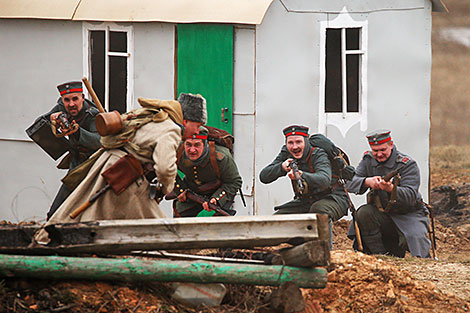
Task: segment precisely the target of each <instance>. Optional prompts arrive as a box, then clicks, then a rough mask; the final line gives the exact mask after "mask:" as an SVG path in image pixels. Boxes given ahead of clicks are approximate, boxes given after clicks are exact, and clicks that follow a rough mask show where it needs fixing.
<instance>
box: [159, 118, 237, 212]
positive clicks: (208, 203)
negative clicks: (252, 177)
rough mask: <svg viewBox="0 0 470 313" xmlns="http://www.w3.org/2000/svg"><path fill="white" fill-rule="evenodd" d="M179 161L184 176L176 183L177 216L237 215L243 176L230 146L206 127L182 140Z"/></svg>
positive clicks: (175, 202)
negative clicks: (235, 205) (235, 207)
mask: <svg viewBox="0 0 470 313" xmlns="http://www.w3.org/2000/svg"><path fill="white" fill-rule="evenodd" d="M177 164H178V169H179V170H180V171H181V172H182V173H183V174H184V178H183V179H179V177H177V182H176V184H175V189H174V192H175V194H176V195H177V199H176V200H175V201H174V202H173V209H174V216H175V217H194V216H212V215H214V214H215V215H235V211H234V210H231V206H232V204H233V198H234V197H235V194H236V193H237V190H238V189H240V187H241V185H242V178H241V177H240V174H239V173H238V168H237V165H236V164H235V161H234V160H233V157H232V155H231V153H230V151H229V149H227V148H226V147H223V146H221V145H217V144H215V143H214V141H212V140H208V131H207V129H206V128H205V127H200V129H199V134H198V135H193V136H192V137H191V138H188V139H186V140H185V141H184V142H183V143H182V145H181V146H180V148H179V149H178V154H177ZM168 198H171V196H170V197H167V199H168ZM224 212H225V214H224Z"/></svg>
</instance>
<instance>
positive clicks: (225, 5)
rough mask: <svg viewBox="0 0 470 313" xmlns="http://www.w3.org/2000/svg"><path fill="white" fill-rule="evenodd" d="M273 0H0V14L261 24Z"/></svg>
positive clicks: (90, 19) (7, 16)
mask: <svg viewBox="0 0 470 313" xmlns="http://www.w3.org/2000/svg"><path fill="white" fill-rule="evenodd" d="M272 1H273V0H236V1H235V0H197V1H195V0H132V1H131V0H0V18H37V19H61V20H73V21H114V22H172V23H237V24H261V22H262V21H263V18H264V15H265V14H266V11H267V10H268V8H269V6H270V5H271V3H272Z"/></svg>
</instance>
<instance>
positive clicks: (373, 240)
mask: <svg viewBox="0 0 470 313" xmlns="http://www.w3.org/2000/svg"><path fill="white" fill-rule="evenodd" d="M366 137H367V140H368V142H369V145H370V149H371V150H370V151H366V153H364V156H363V157H362V160H361V162H360V163H359V165H358V166H357V168H356V175H355V176H354V178H353V179H352V180H351V181H350V182H348V184H347V185H348V190H349V191H350V192H354V193H356V194H363V193H364V192H366V191H367V190H370V193H369V194H368V201H367V202H368V204H365V205H363V206H361V207H359V208H358V210H357V213H356V218H357V223H358V224H359V229H360V231H361V238H362V243H363V245H364V249H365V250H364V251H365V252H366V253H370V254H392V255H395V256H398V257H404V256H405V252H406V250H409V251H410V252H411V255H412V256H418V257H429V248H430V246H431V243H430V240H429V239H428V238H427V237H426V235H427V232H428V224H429V219H428V216H427V215H428V211H427V209H426V207H425V206H424V205H423V200H422V197H421V194H420V193H419V191H418V189H419V184H420V174H419V168H418V164H417V163H416V161H414V160H413V159H412V158H411V157H409V156H407V155H405V154H403V153H402V152H400V151H398V150H397V147H396V146H395V145H394V144H393V141H392V137H391V136H390V131H389V130H379V131H374V132H372V133H369V134H368V135H367V136H366ZM392 178H393V180H392ZM348 236H349V237H350V238H351V239H355V234H354V232H353V231H352V229H350V230H349V233H348ZM355 245H356V244H355Z"/></svg>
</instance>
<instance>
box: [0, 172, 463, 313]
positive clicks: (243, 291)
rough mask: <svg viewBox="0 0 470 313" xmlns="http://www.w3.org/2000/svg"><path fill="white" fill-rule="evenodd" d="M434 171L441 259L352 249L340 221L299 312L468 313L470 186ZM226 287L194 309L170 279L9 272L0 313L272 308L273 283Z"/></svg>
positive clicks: (1, 288)
mask: <svg viewBox="0 0 470 313" xmlns="http://www.w3.org/2000/svg"><path fill="white" fill-rule="evenodd" d="M461 174H462V172H459V174H458V175H459V176H458V177H459V179H463V180H464V181H470V175H468V176H463V177H462V175H461ZM469 174H470V173H469ZM432 175H433V176H432V178H431V179H432V180H433V181H434V182H435V184H436V185H439V186H438V187H434V188H433V189H432V191H431V203H432V204H433V205H434V206H435V207H436V208H439V209H435V233H436V241H437V248H438V249H437V258H438V260H434V259H419V258H411V257H410V256H409V255H407V256H406V257H405V258H403V259H399V258H395V257H387V256H369V255H365V254H362V253H360V252H355V251H353V250H352V249H351V241H350V240H349V239H347V238H346V232H347V228H348V226H349V221H346V220H341V221H338V222H336V223H335V225H334V233H333V235H334V250H333V251H332V253H331V264H330V266H329V267H328V268H327V270H328V284H327V286H326V288H324V289H302V295H303V298H304V301H305V309H304V310H303V311H302V312H305V313H319V312H470V240H469V238H470V219H469V218H468V217H469V215H470V184H469V185H467V184H465V183H460V182H459V179H456V177H457V176H452V175H450V174H449V173H448V171H447V170H446V169H441V170H438V171H434V172H433V174H432ZM227 287H228V292H227V295H226V296H225V298H224V300H223V302H222V305H221V306H219V307H216V308H212V309H210V308H196V309H195V308H190V307H185V306H183V305H181V304H178V303H176V302H174V301H173V300H172V299H171V297H170V294H171V291H172V290H171V287H170V284H168V283H116V282H111V283H110V282H102V281H46V280H27V279H14V278H10V279H3V280H0V312H84V313H85V312H86V313H88V312H260V313H267V312H273V310H272V308H271V307H270V306H269V304H268V302H267V301H266V299H267V296H268V295H269V294H270V293H271V292H272V291H273V290H274V288H272V287H261V286H245V285H227Z"/></svg>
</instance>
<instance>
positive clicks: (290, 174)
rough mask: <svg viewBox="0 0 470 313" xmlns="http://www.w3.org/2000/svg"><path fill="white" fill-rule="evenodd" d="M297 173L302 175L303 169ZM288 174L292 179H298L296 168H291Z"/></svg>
mask: <svg viewBox="0 0 470 313" xmlns="http://www.w3.org/2000/svg"><path fill="white" fill-rule="evenodd" d="M297 173H299V177H300V176H302V171H301V170H299V171H298V172H297ZM287 176H289V178H290V179H292V180H296V179H297V177H296V176H295V174H294V170H290V171H289V173H287Z"/></svg>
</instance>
